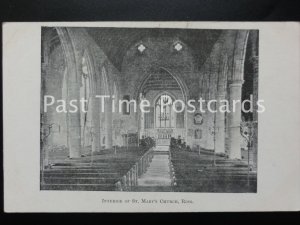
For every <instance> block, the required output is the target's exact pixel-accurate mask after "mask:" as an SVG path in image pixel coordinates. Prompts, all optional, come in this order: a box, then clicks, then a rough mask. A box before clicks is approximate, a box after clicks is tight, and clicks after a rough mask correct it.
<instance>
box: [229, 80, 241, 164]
mask: <svg viewBox="0 0 300 225" xmlns="http://www.w3.org/2000/svg"><path fill="white" fill-rule="evenodd" d="M243 82H244V81H243V80H233V81H232V82H231V84H229V96H230V113H228V123H229V124H228V129H229V130H228V132H229V143H228V144H229V146H228V147H229V158H230V159H241V133H240V123H241V114H242V113H241V99H242V85H243ZM233 100H239V101H240V102H239V103H237V104H235V111H233V108H234V107H233V104H234V103H233Z"/></svg>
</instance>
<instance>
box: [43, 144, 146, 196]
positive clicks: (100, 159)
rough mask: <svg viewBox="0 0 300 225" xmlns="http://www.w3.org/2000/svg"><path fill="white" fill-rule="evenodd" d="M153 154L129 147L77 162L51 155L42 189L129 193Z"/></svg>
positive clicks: (101, 153)
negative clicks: (127, 191)
mask: <svg viewBox="0 0 300 225" xmlns="http://www.w3.org/2000/svg"><path fill="white" fill-rule="evenodd" d="M151 152H152V149H146V148H139V147H130V148H129V149H127V148H122V149H118V150H117V151H116V150H115V149H110V150H103V151H100V152H98V153H96V154H93V155H91V154H86V155H83V156H82V157H81V158H78V159H69V158H66V156H65V155H64V153H63V152H60V154H59V153H52V155H51V154H49V158H50V159H51V160H50V162H49V166H48V167H47V168H45V169H42V170H41V190H83V191H114V190H119V191H126V190H129V189H130V186H132V185H136V182H137V181H136V180H137V177H138V176H139V175H140V174H141V173H143V172H144V171H145V170H146V168H147V167H148V165H149V163H150V161H151V156H152V155H151ZM54 156H56V157H54Z"/></svg>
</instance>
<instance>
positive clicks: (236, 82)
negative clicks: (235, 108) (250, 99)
mask: <svg viewBox="0 0 300 225" xmlns="http://www.w3.org/2000/svg"><path fill="white" fill-rule="evenodd" d="M243 83H244V80H232V81H231V82H230V83H229V87H242V85H243Z"/></svg>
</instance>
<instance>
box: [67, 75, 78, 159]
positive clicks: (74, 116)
mask: <svg viewBox="0 0 300 225" xmlns="http://www.w3.org/2000/svg"><path fill="white" fill-rule="evenodd" d="M70 72H72V71H70ZM68 73H69V71H68ZM72 79H73V78H72V75H71V74H68V81H69V82H68V102H69V101H70V100H71V99H77V100H79V98H80V93H79V90H80V85H79V83H78V82H77V81H73V80H72ZM78 102H79V101H78ZM67 125H68V147H69V156H70V158H79V157H81V126H80V109H78V110H77V112H74V113H71V112H70V113H69V112H68V116H67Z"/></svg>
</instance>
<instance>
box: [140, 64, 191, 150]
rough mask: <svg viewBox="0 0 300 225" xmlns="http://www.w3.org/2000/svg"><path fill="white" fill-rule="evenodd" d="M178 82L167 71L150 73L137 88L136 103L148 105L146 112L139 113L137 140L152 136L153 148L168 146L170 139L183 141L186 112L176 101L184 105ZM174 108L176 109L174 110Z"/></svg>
mask: <svg viewBox="0 0 300 225" xmlns="http://www.w3.org/2000/svg"><path fill="white" fill-rule="evenodd" d="M182 90H183V88H182V87H181V85H180V83H179V82H178V81H177V80H176V79H175V78H174V76H172V75H171V74H170V73H169V72H168V71H166V70H164V69H159V70H156V71H154V72H152V73H151V74H150V75H149V76H148V77H147V78H146V80H145V82H144V83H143V84H142V86H141V87H140V100H142V99H146V100H148V101H149V102H150V107H149V110H148V112H144V113H142V112H141V114H142V115H141V116H140V117H139V118H140V137H141V138H142V137H152V138H154V139H155V141H156V144H157V145H169V144H170V139H171V137H174V138H179V139H182V140H183V141H185V137H186V125H185V121H186V109H185V108H184V109H183V110H181V107H183V106H182V105H180V104H175V105H174V103H175V101H176V100H181V101H182V102H183V103H184V104H185V102H186V95H185V92H184V91H182ZM174 108H175V109H176V110H174Z"/></svg>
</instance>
